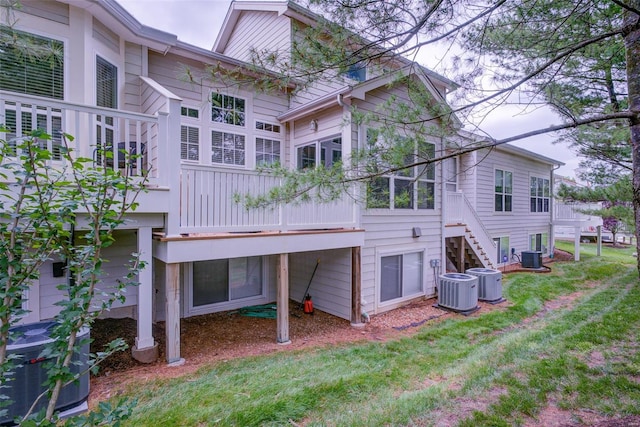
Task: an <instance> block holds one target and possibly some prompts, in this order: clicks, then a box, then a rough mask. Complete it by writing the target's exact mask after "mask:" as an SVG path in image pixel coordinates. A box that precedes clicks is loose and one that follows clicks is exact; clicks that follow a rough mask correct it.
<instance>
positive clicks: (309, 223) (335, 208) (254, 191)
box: [180, 165, 356, 233]
mask: <svg viewBox="0 0 640 427" xmlns="http://www.w3.org/2000/svg"><path fill="white" fill-rule="evenodd" d="M278 185H280V179H279V178H275V177H272V176H268V175H263V174H259V173H257V172H253V171H235V170H225V169H221V168H211V167H206V166H195V165H183V166H182V172H181V178H180V233H206V232H250V231H266V230H274V231H286V230H302V229H322V228H341V227H354V226H355V224H356V221H355V209H356V203H355V202H354V201H353V200H352V199H351V198H349V197H348V196H344V197H343V198H342V199H340V200H337V201H335V202H332V203H318V202H314V201H310V202H305V203H300V204H291V205H279V206H270V207H266V208H252V209H246V208H245V207H244V206H243V205H242V204H241V203H238V201H237V196H243V195H246V194H251V195H261V194H266V193H268V192H269V190H270V189H272V188H274V187H276V186H278Z"/></svg>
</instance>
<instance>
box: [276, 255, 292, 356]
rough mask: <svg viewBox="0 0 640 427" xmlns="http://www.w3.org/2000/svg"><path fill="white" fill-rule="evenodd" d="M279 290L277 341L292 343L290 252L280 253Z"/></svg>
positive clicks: (277, 301)
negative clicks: (290, 329) (290, 326)
mask: <svg viewBox="0 0 640 427" xmlns="http://www.w3.org/2000/svg"><path fill="white" fill-rule="evenodd" d="M277 276H278V292H277V297H276V303H277V307H276V313H277V314H276V317H277V322H276V323H277V328H278V332H277V338H276V339H277V343H278V344H291V340H290V339H289V254H280V255H278V273H277Z"/></svg>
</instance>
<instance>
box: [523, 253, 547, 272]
mask: <svg viewBox="0 0 640 427" xmlns="http://www.w3.org/2000/svg"><path fill="white" fill-rule="evenodd" d="M521 255H522V260H521V261H520V263H521V264H522V267H524V268H542V252H540V251H522V254H521Z"/></svg>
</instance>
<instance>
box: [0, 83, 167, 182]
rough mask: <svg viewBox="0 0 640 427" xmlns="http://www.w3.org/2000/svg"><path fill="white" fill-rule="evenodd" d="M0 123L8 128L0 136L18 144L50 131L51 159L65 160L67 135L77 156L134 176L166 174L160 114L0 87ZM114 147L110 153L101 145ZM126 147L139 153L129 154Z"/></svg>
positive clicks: (109, 148) (48, 146) (155, 178)
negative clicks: (160, 158) (161, 163)
mask: <svg viewBox="0 0 640 427" xmlns="http://www.w3.org/2000/svg"><path fill="white" fill-rule="evenodd" d="M0 123H2V124H4V125H5V126H6V127H7V128H9V132H6V133H0V139H2V140H5V141H7V143H8V144H15V143H16V141H17V140H19V139H20V138H24V137H26V136H28V135H29V134H30V133H31V131H33V130H36V129H39V130H42V131H45V132H46V133H47V134H49V135H51V137H52V138H51V139H50V140H48V141H46V144H47V146H46V148H47V149H48V150H50V151H51V153H52V160H51V162H52V163H54V164H55V162H59V161H61V160H62V159H61V155H60V147H61V146H62V145H63V144H64V141H63V136H62V135H63V134H69V135H71V136H73V141H68V144H69V148H71V149H72V150H73V151H74V152H75V154H76V156H82V157H87V158H91V159H93V161H94V163H95V164H96V165H98V166H103V167H108V168H114V169H118V170H120V171H122V172H123V173H127V174H129V175H130V176H142V175H145V176H147V177H148V179H149V181H150V183H153V182H154V181H157V180H158V178H159V176H160V175H161V171H160V169H159V168H158V153H159V150H158V135H159V132H160V130H159V123H158V118H157V117H156V116H154V115H149V114H139V113H133V112H128V111H122V110H113V109H109V108H100V107H91V106H87V105H82V104H75V103H70V102H65V101H59V100H53V99H46V98H41V97H36V96H30V95H20V94H15V93H11V92H5V91H0ZM100 148H102V149H104V150H110V151H111V154H110V155H105V154H106V153H105V152H100V151H99V149H100ZM125 151H126V152H128V153H129V154H133V155H136V154H137V155H139V156H135V158H129V159H125Z"/></svg>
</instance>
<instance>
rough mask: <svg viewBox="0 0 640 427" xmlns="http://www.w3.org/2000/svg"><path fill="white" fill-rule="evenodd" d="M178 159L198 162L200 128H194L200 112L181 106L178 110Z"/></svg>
mask: <svg viewBox="0 0 640 427" xmlns="http://www.w3.org/2000/svg"><path fill="white" fill-rule="evenodd" d="M180 115H181V117H182V125H181V126H180V158H181V159H182V160H190V161H194V162H197V161H198V160H200V128H199V127H197V126H194V124H196V123H198V119H199V118H200V110H198V109H197V108H192V107H187V106H183V107H181V108H180Z"/></svg>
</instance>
